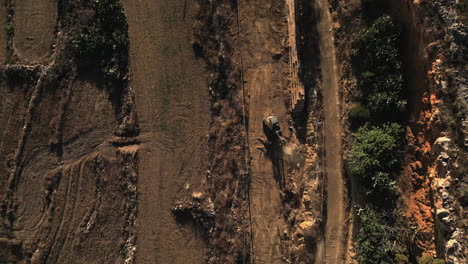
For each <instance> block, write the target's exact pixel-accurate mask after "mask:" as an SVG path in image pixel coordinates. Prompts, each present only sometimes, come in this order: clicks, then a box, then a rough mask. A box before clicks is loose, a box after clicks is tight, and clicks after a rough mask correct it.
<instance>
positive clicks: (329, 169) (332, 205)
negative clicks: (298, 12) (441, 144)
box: [316, 0, 345, 264]
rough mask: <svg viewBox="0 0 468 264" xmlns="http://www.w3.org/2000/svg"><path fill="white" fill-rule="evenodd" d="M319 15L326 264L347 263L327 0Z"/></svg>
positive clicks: (319, 6) (322, 1)
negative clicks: (325, 176)
mask: <svg viewBox="0 0 468 264" xmlns="http://www.w3.org/2000/svg"><path fill="white" fill-rule="evenodd" d="M316 10H317V12H319V16H318V17H319V21H318V32H319V34H320V40H319V43H320V61H321V68H322V87H323V89H322V94H323V105H324V113H325V135H326V136H325V153H326V154H325V170H326V175H327V188H328V189H327V218H326V219H327V221H326V227H325V263H329V264H337V263H344V259H343V255H344V247H343V240H344V226H343V225H344V223H345V215H344V182H343V175H342V160H341V127H340V118H339V106H338V104H339V99H338V89H339V87H338V82H337V72H336V71H337V69H336V65H337V64H336V59H335V46H334V38H333V31H332V20H331V15H330V13H329V4H328V1H327V0H319V1H316Z"/></svg>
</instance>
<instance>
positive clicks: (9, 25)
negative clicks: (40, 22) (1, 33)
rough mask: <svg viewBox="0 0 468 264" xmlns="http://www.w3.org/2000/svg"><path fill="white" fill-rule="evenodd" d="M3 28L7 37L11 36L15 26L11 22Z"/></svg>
mask: <svg viewBox="0 0 468 264" xmlns="http://www.w3.org/2000/svg"><path fill="white" fill-rule="evenodd" d="M5 30H6V33H7V35H8V36H9V37H13V35H14V34H15V27H14V26H13V24H11V23H10V24H8V25H6V26H5Z"/></svg>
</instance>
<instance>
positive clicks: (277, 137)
mask: <svg viewBox="0 0 468 264" xmlns="http://www.w3.org/2000/svg"><path fill="white" fill-rule="evenodd" d="M263 132H264V133H265V135H266V136H267V138H268V141H270V143H281V139H282V133H281V127H280V124H279V121H278V118H277V117H276V116H274V115H270V116H268V117H267V118H265V119H263Z"/></svg>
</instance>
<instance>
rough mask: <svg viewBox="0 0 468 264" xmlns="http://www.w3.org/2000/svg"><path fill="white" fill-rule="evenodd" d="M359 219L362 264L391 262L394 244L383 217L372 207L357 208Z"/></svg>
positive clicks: (359, 255) (360, 258) (358, 240)
mask: <svg viewBox="0 0 468 264" xmlns="http://www.w3.org/2000/svg"><path fill="white" fill-rule="evenodd" d="M357 216H358V219H359V234H358V237H357V242H358V258H359V263H360V264H375V263H388V262H391V261H390V260H391V259H392V258H391V256H392V255H393V251H394V250H393V248H392V243H391V242H390V239H389V232H388V230H387V229H388V228H387V226H386V225H385V221H384V219H383V217H382V216H381V215H380V214H379V213H378V212H376V211H375V210H374V209H372V208H370V207H364V208H360V207H358V208H357Z"/></svg>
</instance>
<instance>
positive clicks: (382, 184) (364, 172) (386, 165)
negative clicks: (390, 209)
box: [349, 123, 402, 190]
mask: <svg viewBox="0 0 468 264" xmlns="http://www.w3.org/2000/svg"><path fill="white" fill-rule="evenodd" d="M401 132H402V129H401V126H400V125H398V124H395V123H390V124H384V125H383V126H381V127H376V126H374V127H371V128H368V127H361V128H359V130H358V131H357V133H356V134H355V136H356V140H355V142H354V144H353V146H352V147H351V151H350V153H349V163H350V165H351V172H352V173H353V174H354V175H356V176H358V177H359V178H361V179H362V180H363V181H364V183H365V184H366V187H372V189H371V190H373V189H377V190H393V188H394V184H395V182H394V180H393V177H392V172H394V171H396V170H397V169H398V168H399V156H400V155H399V152H398V151H399V149H400V147H401V140H400V138H401Z"/></svg>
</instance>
